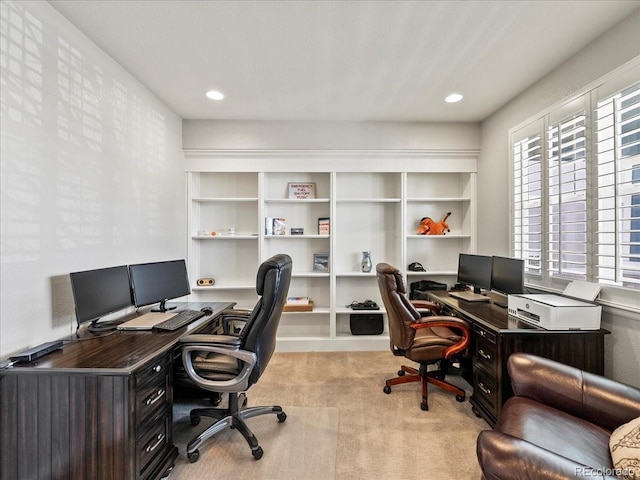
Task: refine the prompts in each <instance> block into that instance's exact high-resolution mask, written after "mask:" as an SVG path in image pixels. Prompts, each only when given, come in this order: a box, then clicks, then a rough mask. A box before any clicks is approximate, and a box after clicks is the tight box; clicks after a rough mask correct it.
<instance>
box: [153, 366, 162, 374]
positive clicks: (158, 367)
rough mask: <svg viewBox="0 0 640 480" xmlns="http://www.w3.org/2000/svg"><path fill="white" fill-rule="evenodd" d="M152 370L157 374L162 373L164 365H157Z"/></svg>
mask: <svg viewBox="0 0 640 480" xmlns="http://www.w3.org/2000/svg"><path fill="white" fill-rule="evenodd" d="M152 370H153V371H154V372H156V373H160V372H161V371H162V365H156V366H155V367H153V368H152Z"/></svg>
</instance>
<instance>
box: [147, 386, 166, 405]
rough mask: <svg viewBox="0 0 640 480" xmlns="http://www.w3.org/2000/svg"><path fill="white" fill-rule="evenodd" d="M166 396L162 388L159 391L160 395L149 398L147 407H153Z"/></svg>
mask: <svg viewBox="0 0 640 480" xmlns="http://www.w3.org/2000/svg"><path fill="white" fill-rule="evenodd" d="M164 394H165V390H164V389H163V388H161V389H160V390H158V393H157V394H156V396H155V397H149V398H147V405H153V404H154V403H156V402H157V401H158V400H160V399H161V398H162V397H164Z"/></svg>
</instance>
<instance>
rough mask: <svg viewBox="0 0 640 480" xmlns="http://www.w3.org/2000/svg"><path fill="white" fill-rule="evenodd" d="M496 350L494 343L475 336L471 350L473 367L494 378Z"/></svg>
mask: <svg viewBox="0 0 640 480" xmlns="http://www.w3.org/2000/svg"><path fill="white" fill-rule="evenodd" d="M497 357H498V349H497V348H496V344H495V343H491V341H488V340H487V338H485V337H480V336H476V338H475V346H474V349H473V365H474V367H475V368H481V369H483V370H485V371H486V372H487V373H490V374H491V375H492V376H493V377H495V375H496V373H497V365H498V362H497Z"/></svg>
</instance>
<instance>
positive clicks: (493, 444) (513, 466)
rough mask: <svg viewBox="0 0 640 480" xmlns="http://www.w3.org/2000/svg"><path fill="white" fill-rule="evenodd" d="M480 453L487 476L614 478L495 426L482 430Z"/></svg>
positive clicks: (511, 479)
mask: <svg viewBox="0 0 640 480" xmlns="http://www.w3.org/2000/svg"><path fill="white" fill-rule="evenodd" d="M476 453H477V456H478V463H479V464H480V468H481V469H482V474H483V478H485V479H486V480H573V479H576V478H582V477H583V476H584V477H589V478H594V479H596V478H598V479H611V480H613V479H614V477H610V476H607V475H605V473H604V472H602V473H600V472H598V470H597V469H594V468H591V467H588V466H586V465H583V464H581V463H577V462H574V461H573V460H570V459H569V458H566V457H562V456H560V455H557V454H555V453H553V452H550V451H549V450H545V449H544V448H541V447H539V446H537V445H534V444H532V443H529V442H527V441H526V440H522V439H521V438H517V437H513V436H511V435H507V434H505V433H500V432H496V431H492V430H483V431H482V432H480V435H478V440H477V444H476Z"/></svg>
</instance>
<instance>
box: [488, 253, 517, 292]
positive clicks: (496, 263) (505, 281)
mask: <svg viewBox="0 0 640 480" xmlns="http://www.w3.org/2000/svg"><path fill="white" fill-rule="evenodd" d="M491 289H492V290H495V291H497V292H500V293H504V294H505V295H510V294H514V293H524V260H522V259H520V258H507V257H493V270H492V274H491Z"/></svg>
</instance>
